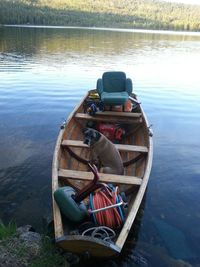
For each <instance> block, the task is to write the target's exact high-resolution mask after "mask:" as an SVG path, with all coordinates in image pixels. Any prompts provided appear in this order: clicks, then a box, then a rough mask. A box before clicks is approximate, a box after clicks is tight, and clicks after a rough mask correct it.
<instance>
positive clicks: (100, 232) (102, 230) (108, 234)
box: [82, 226, 116, 242]
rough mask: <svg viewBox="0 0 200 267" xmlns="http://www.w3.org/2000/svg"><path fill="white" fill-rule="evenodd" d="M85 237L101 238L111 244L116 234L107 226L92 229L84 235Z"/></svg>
mask: <svg viewBox="0 0 200 267" xmlns="http://www.w3.org/2000/svg"><path fill="white" fill-rule="evenodd" d="M82 235H83V236H85V235H89V236H91V237H95V238H99V239H102V240H104V241H107V242H110V241H111V240H112V239H113V238H114V237H115V236H116V234H115V232H114V231H113V230H112V229H110V228H109V227H106V226H98V227H91V228H88V229H87V230H85V231H84V232H83V233H82Z"/></svg>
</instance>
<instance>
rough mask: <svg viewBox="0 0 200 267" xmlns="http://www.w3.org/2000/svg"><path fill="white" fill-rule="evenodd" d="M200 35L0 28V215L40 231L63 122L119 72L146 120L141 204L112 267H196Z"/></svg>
mask: <svg viewBox="0 0 200 267" xmlns="http://www.w3.org/2000/svg"><path fill="white" fill-rule="evenodd" d="M199 69H200V36H198V35H196V36H187V35H184V34H182V35H181V34H179V35H175V34H173V35H170V34H168V35H163V34H158V33H152V32H151V33H145V32H142V33H139V32H120V31H106V30H98V31H97V30H94V29H61V28H60V29H58V28H53V29H51V28H47V29H46V28H20V27H19V28H11V27H2V28H0V81H1V82H0V218H2V219H3V220H4V221H9V220H10V219H14V220H16V221H17V223H18V224H28V223H29V224H32V225H33V226H34V227H36V229H39V230H41V229H42V219H43V218H45V217H49V215H50V214H51V161H52V154H53V149H54V145H55V141H56V137H57V134H58V131H59V127H60V125H61V123H62V121H63V120H64V119H65V118H66V117H67V116H68V115H69V113H70V112H71V111H72V109H73V108H74V106H75V105H76V104H77V103H78V102H79V101H80V99H81V98H82V96H83V95H84V94H85V93H86V91H87V90H88V89H93V88H95V86H96V80H97V78H99V77H101V75H102V73H103V72H104V71H107V70H122V71H125V72H126V74H127V76H128V77H130V78H132V80H133V84H134V91H135V92H136V93H137V95H138V98H139V100H140V101H141V102H142V105H143V108H144V110H145V112H146V115H147V117H148V120H149V122H150V123H151V124H153V127H152V128H153V131H154V161H153V168H152V172H151V176H150V181H149V185H148V189H147V193H146V196H145V200H144V203H143V205H142V208H141V209H140V213H139V216H138V219H137V223H136V224H135V227H134V228H133V229H132V232H131V235H130V236H129V239H128V242H127V243H126V246H125V249H124V252H123V255H122V257H121V258H119V259H116V260H115V261H112V262H109V263H101V265H104V266H106V265H107V264H109V265H113V266H184V265H179V264H183V263H180V261H179V259H180V260H183V261H184V262H185V263H188V264H189V263H190V264H191V266H197V264H198V263H200V258H199V255H200V245H199V244H200V230H199V225H200V205H199V203H200V194H199V188H200V178H199V177H200V165H199V159H200V138H199V136H200V76H199Z"/></svg>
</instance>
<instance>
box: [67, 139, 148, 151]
mask: <svg viewBox="0 0 200 267" xmlns="http://www.w3.org/2000/svg"><path fill="white" fill-rule="evenodd" d="M62 146H70V147H84V148H89V147H88V145H86V144H84V143H83V141H77V140H63V141H62ZM115 147H116V148H117V149H118V150H120V151H126V152H143V153H147V152H148V148H147V147H146V146H133V145H121V144H115Z"/></svg>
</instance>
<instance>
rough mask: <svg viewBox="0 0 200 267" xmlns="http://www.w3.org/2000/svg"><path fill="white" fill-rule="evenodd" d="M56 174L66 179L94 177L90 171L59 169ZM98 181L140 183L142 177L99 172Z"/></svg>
mask: <svg viewBox="0 0 200 267" xmlns="http://www.w3.org/2000/svg"><path fill="white" fill-rule="evenodd" d="M58 176H59V177H62V178H68V179H76V180H86V181H91V180H93V178H94V175H93V173H92V172H83V171H75V170H65V169H60V170H59V171H58ZM99 178H100V182H107V183H117V184H131V185H141V183H142V179H141V178H138V177H135V176H126V175H116V174H106V173H99Z"/></svg>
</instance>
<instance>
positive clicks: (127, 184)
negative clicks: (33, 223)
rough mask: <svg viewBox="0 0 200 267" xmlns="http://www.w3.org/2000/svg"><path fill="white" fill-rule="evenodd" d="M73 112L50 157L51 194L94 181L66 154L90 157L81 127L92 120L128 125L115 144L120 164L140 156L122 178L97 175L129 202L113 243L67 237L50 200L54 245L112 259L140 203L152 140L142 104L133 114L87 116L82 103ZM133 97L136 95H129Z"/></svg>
mask: <svg viewBox="0 0 200 267" xmlns="http://www.w3.org/2000/svg"><path fill="white" fill-rule="evenodd" d="M87 96H88V94H87V95H86V96H85V97H84V98H83V99H82V101H81V103H80V104H79V105H78V106H77V107H76V108H75V109H74V110H73V112H72V113H71V115H70V116H69V118H68V120H67V121H66V124H65V125H64V127H62V128H61V130H60V132H59V135H58V138H57V142H56V146H55V151H54V157H53V164H52V193H53V194H54V191H55V190H56V189H57V188H59V187H61V186H63V185H64V184H68V182H69V183H70V185H74V186H76V187H78V188H79V189H81V188H82V187H83V186H84V185H85V184H87V183H88V181H90V180H91V179H92V178H93V175H92V173H91V172H90V171H89V169H88V167H87V166H86V165H85V164H83V163H81V162H79V161H78V160H77V159H76V158H73V157H72V156H71V155H70V154H69V153H68V151H67V149H66V146H68V147H70V149H71V150H73V152H74V153H76V154H77V155H80V156H81V157H83V158H89V153H90V151H89V148H88V147H87V145H85V144H83V134H82V128H83V127H85V125H86V123H87V122H88V121H90V120H92V121H105V122H111V123H113V122H118V123H119V122H121V123H123V124H125V125H128V129H129V130H128V132H127V134H126V139H125V141H124V143H123V144H116V147H117V148H118V149H119V152H120V154H121V157H122V159H123V161H127V160H130V159H132V158H135V157H137V156H138V155H141V154H142V155H143V156H142V157H141V158H140V159H139V160H138V161H137V162H135V163H133V164H130V165H129V166H127V167H126V168H125V173H124V175H112V174H103V173H100V180H101V181H102V182H109V183H113V184H115V185H119V187H120V188H122V187H123V190H124V188H125V191H126V192H127V195H128V196H127V199H128V212H127V215H126V219H125V222H124V225H123V227H122V229H121V231H119V233H118V234H117V236H116V238H115V240H114V242H112V243H111V242H107V241H103V240H101V239H98V238H92V237H88V236H82V235H80V234H73V235H72V234H70V226H69V225H68V223H67V222H66V220H65V219H64V218H63V216H62V215H61V213H60V209H59V207H58V205H57V203H56V202H55V200H54V197H53V216H54V230H55V242H56V244H57V245H58V246H59V247H61V248H63V249H64V250H66V251H69V252H73V253H77V254H82V253H85V252H87V253H89V255H91V256H94V257H111V256H114V255H116V254H119V253H120V252H121V250H122V247H123V245H124V243H125V241H126V238H127V236H128V233H129V231H130V228H131V227H132V225H133V223H134V220H135V217H136V214H137V212H138V209H139V207H140V204H141V202H142V199H143V196H144V193H145V190H146V187H147V183H148V180H149V175H150V172H151V166H152V158H153V140H152V134H151V133H150V130H149V125H148V122H147V119H146V116H145V114H144V111H143V109H142V107H141V105H138V107H137V109H136V110H135V111H134V112H131V113H128V112H112V111H104V112H99V113H97V114H96V115H95V116H90V115H88V114H85V113H84V112H83V103H84V100H85V99H86V97H87ZM132 97H133V98H134V97H135V96H134V95H132Z"/></svg>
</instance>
